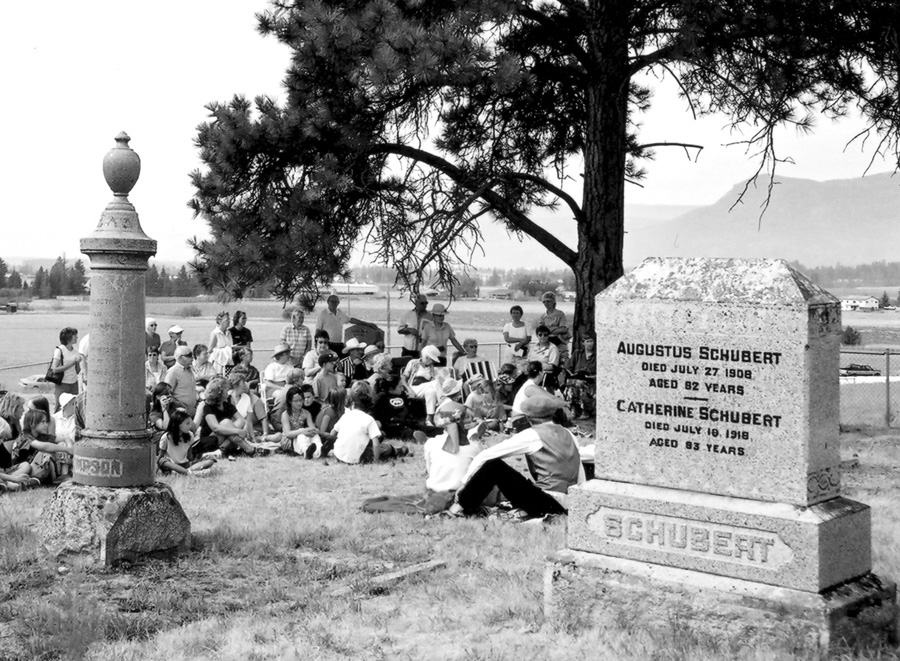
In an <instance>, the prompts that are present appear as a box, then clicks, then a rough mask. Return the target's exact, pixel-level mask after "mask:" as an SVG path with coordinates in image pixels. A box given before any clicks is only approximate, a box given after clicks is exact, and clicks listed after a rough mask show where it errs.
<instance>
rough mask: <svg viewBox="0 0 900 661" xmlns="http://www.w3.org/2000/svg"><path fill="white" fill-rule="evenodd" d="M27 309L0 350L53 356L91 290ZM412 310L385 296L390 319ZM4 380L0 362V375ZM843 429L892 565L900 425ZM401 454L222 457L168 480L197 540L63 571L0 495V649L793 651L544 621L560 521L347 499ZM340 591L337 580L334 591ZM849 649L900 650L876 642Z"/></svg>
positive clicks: (476, 315) (3, 657)
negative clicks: (550, 557) (515, 520)
mask: <svg viewBox="0 0 900 661" xmlns="http://www.w3.org/2000/svg"><path fill="white" fill-rule="evenodd" d="M348 304H349V305H348ZM385 304H386V301H385V300H384V299H380V300H379V299H376V300H357V299H354V300H351V301H345V302H344V306H345V309H346V308H349V310H348V311H349V312H350V313H351V314H353V315H354V316H362V317H363V318H367V319H372V320H374V321H376V323H381V324H382V325H383V326H384V323H383V322H384V321H385V317H386V315H385V313H384V310H385ZM393 304H395V301H392V305H393ZM183 305H184V303H172V302H166V303H153V302H150V304H149V305H148V314H150V315H153V316H155V317H156V318H157V319H158V320H159V322H160V327H161V328H163V329H164V328H166V327H167V326H168V325H169V324H171V323H175V322H176V321H177V322H178V323H180V324H181V325H182V326H184V327H185V328H186V329H187V332H186V337H187V339H188V340H189V341H191V342H195V341H205V340H206V337H207V335H208V332H209V330H210V329H211V328H212V323H213V322H212V319H213V318H214V315H215V312H216V311H217V310H219V309H222V307H223V306H221V305H219V304H215V303H200V304H199V305H200V307H201V310H202V316H201V317H195V318H188V319H184V318H177V317H176V316H174V313H175V310H176V309H177V308H178V307H181V306H183ZM36 307H37V309H36V310H35V311H32V312H27V313H19V314H17V315H6V316H0V346H2V347H3V349H2V355H0V366H2V365H10V364H18V363H16V362H14V361H18V360H22V361H23V362H24V361H27V360H31V361H32V362H35V361H41V360H43V359H45V355H44V354H46V359H49V351H50V349H51V348H52V346H53V345H54V343H55V339H56V334H57V333H58V329H59V328H60V327H62V326H66V325H71V326H75V327H78V328H80V329H87V323H88V320H89V318H88V314H87V305H86V303H69V302H66V303H64V304H63V305H62V307H61V309H49V305H48V309H41V307H42V306H36ZM234 307H235V306H233V305H232V306H227V309H229V310H233V309H234ZM240 307H241V309H245V310H247V311H248V314H249V317H250V324H249V325H250V327H251V328H252V329H253V331H254V334H255V337H256V342H255V344H256V346H257V347H264V348H268V347H271V346H273V345H274V344H275V342H276V341H277V336H278V333H279V332H280V330H281V328H282V327H283V326H284V324H285V322H284V320H283V319H282V318H281V308H280V306H279V305H278V304H277V303H257V302H253V303H249V304H246V303H245V304H242V305H241V306H240ZM407 307H408V304H407V303H406V302H405V301H397V302H396V304H395V305H394V307H393V311H392V314H393V315H394V316H393V317H392V319H393V320H392V323H391V326H392V327H396V319H397V316H398V315H399V312H401V311H403V310H405V309H406V308H407ZM508 307H509V305H508V304H507V303H499V302H486V301H471V302H464V301H461V302H457V303H454V306H453V308H452V309H451V313H450V315H449V316H448V321H450V322H451V323H452V324H454V326H455V327H456V328H457V329H458V330H459V331H460V335H461V336H466V335H468V334H471V335H473V336H475V337H478V338H479V340H480V341H482V342H489V341H492V340H493V341H496V340H497V339H499V338H498V336H499V328H500V327H501V326H502V324H503V323H504V322H505V321H506V318H507V314H506V311H507V310H508ZM523 307H525V310H526V318H528V319H533V318H536V317H537V315H538V314H539V312H540V310H541V309H542V308H541V306H540V304H539V303H536V302H532V303H529V304H526V305H524V306H523ZM563 309H566V308H565V307H564V308H563ZM566 311H567V312H569V313H570V312H571V309H570V308H569V309H566ZM82 332H83V331H82ZM395 341H396V335H395ZM260 353H262V352H260ZM266 359H267V357H261V359H258V360H257V364H259V365H261V364H264V363H265V362H266ZM37 371H41V370H35V369H34V368H31V369H26V370H25V371H24V374H31V373H35V372H37ZM24 374H23V375H24ZM9 376H10V372H9V371H7V372H0V383H3V382H7V380H8V379H9ZM869 385H870V384H866V386H867V387H868V386H869ZM897 390H898V391H900V387H898V388H897ZM873 397H874V395H873ZM843 415H844V414H843V412H842V416H843ZM841 441H842V446H843V447H842V456H843V458H844V459H845V460H846V465H847V469H846V470H845V472H844V477H843V483H844V495H845V496H847V497H849V498H853V499H856V500H860V501H862V502H864V503H867V504H868V505H870V506H871V507H872V520H873V552H874V557H873V559H874V570H875V571H876V573H878V574H880V575H882V576H884V577H887V578H892V579H896V578H898V577H900V511H898V509H897V507H896V503H897V501H898V498H900V431H897V432H894V431H891V432H890V433H882V432H876V431H853V432H849V433H845V434H842V437H841ZM413 450H414V452H415V453H416V456H414V457H412V458H408V459H405V460H401V461H398V462H396V463H393V464H391V465H375V466H357V467H350V466H345V465H341V464H338V463H337V462H334V461H330V462H327V463H326V462H320V461H317V462H307V461H303V460H300V459H295V458H287V457H281V456H275V457H270V458H265V459H241V460H238V461H236V462H233V463H229V462H223V463H222V464H220V465H219V466H217V468H216V472H215V473H214V474H213V475H211V476H210V477H209V478H207V479H187V478H182V477H179V476H175V477H171V478H165V479H166V480H167V481H168V482H169V483H170V484H171V485H172V486H173V488H174V489H175V492H176V493H177V495H178V497H179V499H180V501H181V503H182V505H183V506H184V508H185V510H186V512H187V514H188V516H189V517H190V519H191V521H192V525H193V541H192V549H191V552H190V553H188V554H187V555H185V556H182V557H181V558H178V559H176V560H174V561H160V560H154V561H147V562H143V563H139V564H136V565H134V566H124V567H120V568H118V569H115V570H96V569H95V570H83V569H77V568H73V567H69V566H67V565H60V564H58V563H56V562H53V561H51V560H50V559H47V558H45V557H43V555H42V551H41V548H40V543H39V540H38V539H37V536H36V534H35V521H37V520H38V517H39V516H40V512H41V509H42V508H43V506H44V505H45V503H46V502H47V500H48V499H49V497H50V493H51V492H50V491H48V490H37V491H30V492H24V493H17V494H9V495H4V496H0V661H19V660H23V661H24V660H26V659H27V660H30V659H91V660H95V661H114V660H115V661H119V660H120V659H124V660H130V659H134V660H138V659H141V660H143V659H151V660H152V659H160V660H162V659H165V660H170V659H171V660H178V659H217V660H232V659H234V660H244V659H255V660H263V659H375V660H381V659H390V660H393V659H410V660H416V661H418V660H420V659H453V660H457V659H459V660H466V661H480V660H496V661H501V660H503V661H505V660H509V661H526V660H530V659H535V660H543V659H559V660H560V661H563V660H564V661H572V660H573V659H626V660H632V659H633V660H644V659H652V660H654V661H657V660H658V661H666V660H669V659H672V660H694V659H697V660H698V661H705V660H713V659H732V658H736V657H739V658H742V659H782V658H796V657H793V656H791V655H790V654H789V653H787V652H784V651H779V650H751V649H742V650H740V651H739V652H737V653H736V652H735V651H734V650H729V649H722V650H718V649H713V648H709V647H706V646H703V645H700V644H698V643H697V642H696V639H695V637H694V636H692V635H691V632H690V631H684V630H680V631H678V632H674V633H673V634H672V635H670V636H666V637H662V638H653V637H651V636H650V635H648V634H646V633H642V632H634V631H627V632H626V631H618V630H593V629H591V628H589V627H587V626H585V625H584V624H581V623H576V622H548V621H546V620H545V618H544V616H543V612H542V607H541V598H542V594H543V585H542V572H543V567H544V559H545V557H546V556H547V554H548V553H550V552H552V551H554V550H557V549H559V548H562V547H564V546H565V521H564V519H563V520H559V521H557V522H555V523H553V524H550V525H548V526H546V527H540V526H537V527H535V526H532V525H514V524H509V523H499V522H495V521H492V520H484V519H469V520H448V519H441V518H438V519H429V520H423V519H422V518H419V517H412V516H404V515H367V514H364V513H362V512H361V511H360V504H361V502H362V500H363V499H364V498H367V497H370V496H375V495H381V494H406V493H415V492H418V491H420V490H421V489H422V483H423V480H424V468H423V464H422V459H421V452H420V451H421V448H418V447H413ZM429 560H442V561H444V562H446V566H445V567H443V568H439V569H437V570H434V571H431V572H427V573H422V574H419V575H416V576H414V577H411V578H409V579H407V580H404V581H401V582H399V583H398V584H396V585H393V586H390V587H387V588H384V587H377V586H376V585H375V584H374V583H373V579H374V578H375V577H377V576H379V575H382V574H384V573H386V572H390V571H394V570H397V569H402V568H404V567H408V566H410V565H413V564H416V563H420V562H424V561H429ZM344 588H346V589H349V592H347V593H346V594H340V593H339V594H335V593H336V592H339V591H340V590H341V589H344ZM727 642H728V641H722V643H723V645H725V644H726V643H727ZM784 643H785V646H787V647H789V646H790V641H784ZM845 658H860V659H872V660H873V661H874V660H875V659H881V660H888V659H900V655H898V654H897V653H896V652H895V651H892V650H882V651H870V652H866V653H864V654H863V655H862V656H859V657H850V656H849V655H848V656H846V657H845Z"/></svg>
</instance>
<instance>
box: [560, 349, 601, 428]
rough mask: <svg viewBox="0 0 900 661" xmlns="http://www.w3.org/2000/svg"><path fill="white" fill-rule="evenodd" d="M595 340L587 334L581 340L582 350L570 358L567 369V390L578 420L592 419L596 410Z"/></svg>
mask: <svg viewBox="0 0 900 661" xmlns="http://www.w3.org/2000/svg"><path fill="white" fill-rule="evenodd" d="M595 344H596V342H595V338H594V336H593V335H590V334H587V335H585V336H584V337H583V338H582V340H581V348H579V349H577V350H576V351H575V352H574V353H573V354H572V356H571V357H570V358H569V362H568V364H567V365H566V368H567V370H568V373H569V377H568V378H567V379H566V390H567V391H568V394H569V401H571V402H572V413H574V414H575V417H576V418H582V419H583V418H591V417H593V416H594V412H595V410H596V404H597V402H596V398H597V394H596V393H597V355H596V352H595V350H594V347H595Z"/></svg>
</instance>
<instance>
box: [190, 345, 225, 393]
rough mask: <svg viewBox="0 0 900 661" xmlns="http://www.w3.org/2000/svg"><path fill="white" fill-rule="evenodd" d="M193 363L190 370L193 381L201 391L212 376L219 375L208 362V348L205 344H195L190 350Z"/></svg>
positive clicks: (214, 367)
mask: <svg viewBox="0 0 900 661" xmlns="http://www.w3.org/2000/svg"><path fill="white" fill-rule="evenodd" d="M192 353H193V354H194V364H193V366H192V367H191V371H192V372H193V373H194V382H195V383H196V384H197V390H198V391H202V390H203V388H205V387H206V385H207V384H208V383H209V381H210V379H212V378H213V377H214V376H219V371H218V370H217V369H216V366H215V365H213V364H212V363H211V362H209V349H207V348H206V345H205V344H195V345H194V348H193V350H192Z"/></svg>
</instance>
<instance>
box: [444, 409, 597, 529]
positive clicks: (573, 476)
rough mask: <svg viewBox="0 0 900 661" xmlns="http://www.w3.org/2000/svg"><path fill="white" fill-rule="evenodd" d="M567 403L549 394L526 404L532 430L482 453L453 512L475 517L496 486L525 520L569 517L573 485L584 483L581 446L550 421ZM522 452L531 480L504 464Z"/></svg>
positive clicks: (464, 481)
mask: <svg viewBox="0 0 900 661" xmlns="http://www.w3.org/2000/svg"><path fill="white" fill-rule="evenodd" d="M562 404H563V402H562V401H561V400H560V399H558V398H556V397H551V396H547V395H535V396H534V397H529V398H528V399H527V400H525V402H523V404H522V412H523V413H524V414H525V415H526V416H528V419H529V421H530V422H531V425H532V426H531V427H530V428H529V429H526V430H524V431H521V432H519V433H518V434H515V435H513V436H510V437H509V438H508V439H506V440H505V441H501V442H500V443H498V444H497V445H495V446H493V447H491V448H488V449H487V450H484V451H483V452H481V453H479V454H478V455H477V456H476V457H475V458H474V460H473V461H472V463H471V465H470V466H469V469H468V471H467V472H466V476H465V478H464V479H463V486H462V488H461V489H460V490H459V491H457V492H456V503H454V505H453V506H452V507H451V508H450V513H451V514H463V513H466V514H468V513H473V512H475V511H477V510H478V508H479V507H480V506H481V503H482V502H483V501H484V499H485V498H486V497H487V495H488V494H489V493H490V492H491V490H492V489H493V488H494V487H497V488H499V489H500V491H501V492H503V495H504V496H505V497H506V499H507V500H508V501H509V502H510V504H511V505H512V506H513V507H514V508H516V509H518V510H519V511H520V516H521V518H530V517H537V516H544V515H546V514H565V513H566V510H567V494H568V492H569V487H572V486H575V485H576V484H580V483H582V482H584V479H585V476H584V468H583V467H582V465H581V458H580V456H579V452H578V443H577V442H576V441H575V437H574V436H572V434H571V433H570V432H569V430H568V429H566V428H565V427H562V426H560V425H558V424H556V423H554V422H552V418H553V415H554V414H555V413H556V411H557V410H558V409H560V408H561V407H562ZM519 454H524V455H525V461H526V462H527V464H528V470H529V472H530V473H531V477H532V480H533V482H532V481H531V480H529V479H528V478H527V477H525V476H524V475H522V474H521V473H520V472H519V471H517V470H516V469H514V468H513V467H511V466H510V465H509V464H507V463H506V462H504V461H503V459H504V458H505V457H511V456H514V455H519Z"/></svg>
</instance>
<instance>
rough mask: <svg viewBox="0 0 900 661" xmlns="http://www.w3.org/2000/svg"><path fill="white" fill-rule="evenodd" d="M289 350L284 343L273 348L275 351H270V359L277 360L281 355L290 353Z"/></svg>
mask: <svg viewBox="0 0 900 661" xmlns="http://www.w3.org/2000/svg"><path fill="white" fill-rule="evenodd" d="M290 352H291V348H290V347H289V346H288V345H286V344H285V343H284V342H282V343H281V344H279V345H278V346H276V347H275V350H274V351H272V358H278V356H280V355H281V354H283V353H290Z"/></svg>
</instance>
